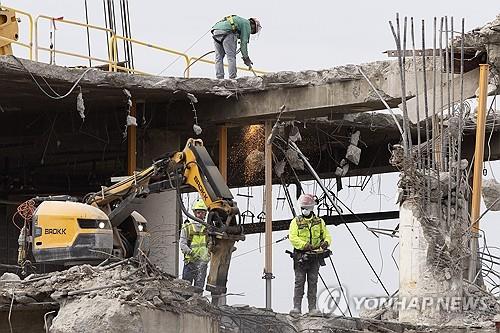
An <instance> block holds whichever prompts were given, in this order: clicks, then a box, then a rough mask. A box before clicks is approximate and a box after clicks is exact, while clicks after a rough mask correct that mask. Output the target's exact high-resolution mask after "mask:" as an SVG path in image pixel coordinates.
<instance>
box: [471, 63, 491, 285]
mask: <svg viewBox="0 0 500 333" xmlns="http://www.w3.org/2000/svg"><path fill="white" fill-rule="evenodd" d="M488 72H489V65H487V64H481V65H479V103H478V107H477V127H476V147H475V151H474V176H473V180H472V205H471V206H472V208H471V216H470V219H471V223H472V229H471V231H472V235H471V256H470V260H469V274H468V275H469V276H468V277H469V281H471V282H472V283H473V282H474V280H475V278H476V275H477V270H476V269H477V266H476V265H477V260H478V258H477V252H478V233H479V209H480V205H481V185H482V184H481V183H482V172H483V159H484V134H485V123H486V98H487V95H488V92H487V91H488Z"/></svg>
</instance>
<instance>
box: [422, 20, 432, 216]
mask: <svg viewBox="0 0 500 333" xmlns="http://www.w3.org/2000/svg"><path fill="white" fill-rule="evenodd" d="M422 50H424V52H422V70H423V80H424V111H425V141H426V145H425V153H426V155H427V156H426V158H427V160H426V163H425V167H426V169H427V170H428V171H429V174H430V170H431V165H430V161H431V159H430V147H429V141H430V131H429V102H428V100H427V69H426V61H425V60H426V55H425V20H422ZM426 187H427V192H426V199H427V205H426V207H427V208H429V207H430V195H431V183H430V179H429V178H426Z"/></svg>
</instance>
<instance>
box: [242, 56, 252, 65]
mask: <svg viewBox="0 0 500 333" xmlns="http://www.w3.org/2000/svg"><path fill="white" fill-rule="evenodd" d="M243 62H244V63H245V65H247V66H248V67H252V65H253V62H252V60H250V58H249V57H243Z"/></svg>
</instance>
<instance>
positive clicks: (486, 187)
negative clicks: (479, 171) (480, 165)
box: [482, 179, 500, 211]
mask: <svg viewBox="0 0 500 333" xmlns="http://www.w3.org/2000/svg"><path fill="white" fill-rule="evenodd" d="M482 195H483V200H484V203H485V205H486V208H488V209H490V210H492V211H499V210H500V183H498V182H497V181H496V180H495V179H486V180H483V190H482Z"/></svg>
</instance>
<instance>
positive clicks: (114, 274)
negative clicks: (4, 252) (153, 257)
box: [0, 262, 218, 333]
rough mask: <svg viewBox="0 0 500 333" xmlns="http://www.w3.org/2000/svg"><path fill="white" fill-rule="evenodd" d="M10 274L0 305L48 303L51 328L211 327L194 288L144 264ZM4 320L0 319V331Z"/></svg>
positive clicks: (211, 312) (212, 316)
mask: <svg viewBox="0 0 500 333" xmlns="http://www.w3.org/2000/svg"><path fill="white" fill-rule="evenodd" d="M13 276H15V275H14V274H11V273H5V275H4V277H3V278H2V279H0V307H1V308H2V309H3V310H5V309H6V308H7V309H8V308H9V307H10V305H12V307H13V309H14V311H15V312H18V313H20V312H22V311H25V312H28V311H29V309H30V308H33V309H36V308H37V307H39V306H40V305H41V304H51V305H52V309H54V310H55V311H57V315H56V316H55V317H54V318H53V319H51V321H52V325H51V326H50V332H52V333H62V332H64V333H68V332H75V333H76V332H158V331H160V329H161V328H162V326H163V325H164V324H167V323H169V324H168V325H171V326H177V327H178V328H180V330H172V332H186V333H188V332H194V331H200V330H201V331H204V332H205V331H206V332H216V331H217V327H218V325H217V321H216V318H217V311H216V310H215V308H213V307H212V306H211V305H210V304H209V303H208V301H207V299H205V298H203V297H202V296H201V295H200V290H198V288H195V287H191V286H189V285H188V283H187V282H186V281H183V280H179V279H174V278H173V277H171V276H168V275H166V274H163V273H161V272H160V271H158V270H156V269H151V267H147V266H144V265H137V264H135V263H127V262H124V263H122V264H119V265H116V264H110V265H108V266H101V267H93V266H90V265H80V266H73V267H71V268H69V269H67V270H65V271H56V272H53V273H49V274H44V275H39V276H38V275H31V276H28V277H27V278H25V279H24V280H20V279H17V280H16V278H13ZM5 277H6V278H5ZM6 325H7V322H6V321H2V322H1V323H0V331H3V330H5V329H7V328H8V326H6ZM12 325H13V327H16V325H18V323H17V322H15V321H14V322H13V323H12ZM172 329H173V328H172ZM14 331H15V330H14ZM36 331H40V330H37V329H36V327H33V332H36ZM162 332H170V331H169V330H168V329H167V330H166V331H165V330H163V331H162Z"/></svg>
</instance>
